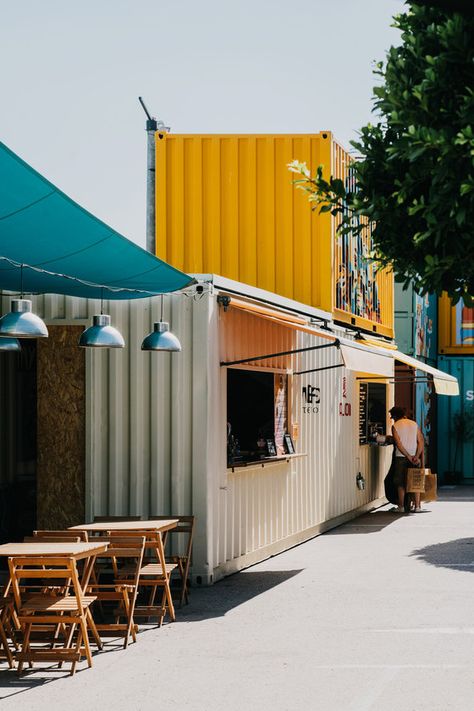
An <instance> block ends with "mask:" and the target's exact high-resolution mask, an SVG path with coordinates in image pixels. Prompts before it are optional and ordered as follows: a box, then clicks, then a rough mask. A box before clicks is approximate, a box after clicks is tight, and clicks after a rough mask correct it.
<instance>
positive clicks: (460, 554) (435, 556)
mask: <svg viewBox="0 0 474 711" xmlns="http://www.w3.org/2000/svg"><path fill="white" fill-rule="evenodd" d="M410 555H411V556H416V557H417V558H418V560H423V561H424V562H425V563H429V564H430V565H435V566H436V567H437V568H449V569H450V570H462V571H463V572H465V573H474V538H457V539H456V540H454V541H447V542H446V543H434V544H433V545H432V546H425V547H424V548H418V549H416V550H414V551H413V553H410Z"/></svg>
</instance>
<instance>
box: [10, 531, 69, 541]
mask: <svg viewBox="0 0 474 711" xmlns="http://www.w3.org/2000/svg"><path fill="white" fill-rule="evenodd" d="M80 533H82V531H80ZM23 543H81V537H80V536H79V535H76V536H25V537H24V538H23Z"/></svg>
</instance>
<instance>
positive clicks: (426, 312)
mask: <svg viewBox="0 0 474 711" xmlns="http://www.w3.org/2000/svg"><path fill="white" fill-rule="evenodd" d="M433 308H435V304H434V303H433V299H430V297H429V295H428V294H425V296H419V295H418V294H415V357H419V356H421V357H422V358H436V353H435V352H434V350H433V349H434V348H435V343H434V336H433V321H434V313H433Z"/></svg>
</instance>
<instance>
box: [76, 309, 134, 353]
mask: <svg viewBox="0 0 474 711" xmlns="http://www.w3.org/2000/svg"><path fill="white" fill-rule="evenodd" d="M102 302H103V299H101V308H100V311H101V313H100V314H97V315H96V316H93V317H92V326H89V328H86V330H85V331H83V332H82V333H81V337H80V339H79V345H80V346H81V347H82V348H123V347H124V346H125V341H124V339H123V336H122V334H121V333H120V331H118V330H117V329H116V328H114V327H113V326H111V318H110V316H109V315H108V314H103V313H102Z"/></svg>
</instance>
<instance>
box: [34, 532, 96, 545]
mask: <svg viewBox="0 0 474 711" xmlns="http://www.w3.org/2000/svg"><path fill="white" fill-rule="evenodd" d="M33 536H34V537H35V538H41V539H43V538H55V539H56V540H57V541H58V538H62V539H63V541H62V542H64V539H65V540H66V543H69V542H71V539H73V538H79V541H83V542H84V543H87V542H88V540H89V539H88V537H87V531H70V530H67V529H66V530H65V531H46V530H43V531H33ZM58 543H59V541H58Z"/></svg>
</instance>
